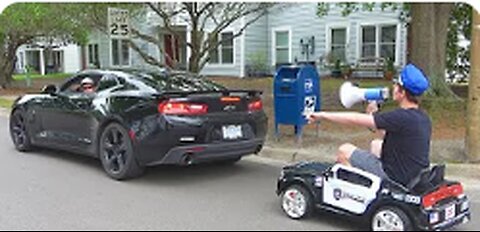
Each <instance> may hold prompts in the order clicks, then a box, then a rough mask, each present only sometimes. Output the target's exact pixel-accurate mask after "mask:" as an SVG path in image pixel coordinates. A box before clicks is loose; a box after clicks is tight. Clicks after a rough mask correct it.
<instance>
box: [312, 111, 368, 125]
mask: <svg viewBox="0 0 480 232" xmlns="http://www.w3.org/2000/svg"><path fill="white" fill-rule="evenodd" d="M318 119H320V120H322V119H326V120H329V121H332V122H336V123H341V124H347V125H357V126H366V127H369V128H376V125H375V120H374V119H373V115H371V114H362V113H356V112H316V113H313V114H312V115H311V116H310V119H309V121H310V122H313V121H315V120H318Z"/></svg>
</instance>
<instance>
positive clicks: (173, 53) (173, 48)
mask: <svg viewBox="0 0 480 232" xmlns="http://www.w3.org/2000/svg"><path fill="white" fill-rule="evenodd" d="M164 48H165V64H166V65H167V66H168V67H170V68H175V67H174V66H176V65H177V63H178V62H179V60H180V59H179V57H180V49H179V43H178V38H176V37H175V36H173V35H165V36H164Z"/></svg>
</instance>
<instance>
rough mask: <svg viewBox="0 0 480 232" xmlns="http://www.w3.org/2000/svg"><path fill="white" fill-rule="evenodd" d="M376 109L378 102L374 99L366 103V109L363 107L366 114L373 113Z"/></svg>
mask: <svg viewBox="0 0 480 232" xmlns="http://www.w3.org/2000/svg"><path fill="white" fill-rule="evenodd" d="M377 111H378V103H377V102H376V101H372V102H370V103H368V105H367V109H365V112H366V113H367V114H373V113H375V112H377Z"/></svg>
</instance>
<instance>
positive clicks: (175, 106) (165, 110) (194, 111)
mask: <svg viewBox="0 0 480 232" xmlns="http://www.w3.org/2000/svg"><path fill="white" fill-rule="evenodd" d="M158 112H159V113H161V114H166V115H202V114H206V113H207V112H208V106H207V105H205V104H198V103H189V102H171V101H165V102H162V103H160V105H158Z"/></svg>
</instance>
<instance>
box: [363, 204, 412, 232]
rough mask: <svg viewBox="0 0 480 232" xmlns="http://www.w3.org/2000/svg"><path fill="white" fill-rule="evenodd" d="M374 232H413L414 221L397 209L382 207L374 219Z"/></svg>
mask: <svg viewBox="0 0 480 232" xmlns="http://www.w3.org/2000/svg"><path fill="white" fill-rule="evenodd" d="M371 222H372V224H371V225H372V228H371V229H372V230H373V231H411V230H412V229H413V227H412V221H411V220H410V218H409V217H408V216H407V215H406V214H405V212H403V210H401V209H399V208H397V207H382V208H380V209H378V210H377V211H376V212H375V214H374V215H373V217H372V220H371Z"/></svg>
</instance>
